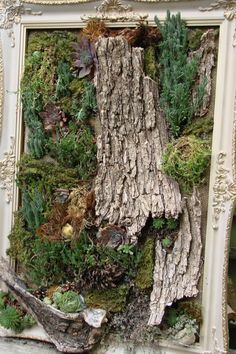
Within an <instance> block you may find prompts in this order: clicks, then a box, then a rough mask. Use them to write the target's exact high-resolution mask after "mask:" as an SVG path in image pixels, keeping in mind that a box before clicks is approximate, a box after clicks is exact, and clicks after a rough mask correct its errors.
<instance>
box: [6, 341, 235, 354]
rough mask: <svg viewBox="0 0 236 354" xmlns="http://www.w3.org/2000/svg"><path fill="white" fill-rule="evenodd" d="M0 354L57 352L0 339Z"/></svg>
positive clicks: (45, 346)
mask: <svg viewBox="0 0 236 354" xmlns="http://www.w3.org/2000/svg"><path fill="white" fill-rule="evenodd" d="M0 354H59V352H58V351H57V350H55V348H54V346H52V345H50V344H43V343H41V342H36V341H29V340H24V339H11V338H0ZM116 354H117V353H116ZM229 354H236V350H232V349H231V350H230V351H229Z"/></svg>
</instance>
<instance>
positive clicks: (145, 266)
mask: <svg viewBox="0 0 236 354" xmlns="http://www.w3.org/2000/svg"><path fill="white" fill-rule="evenodd" d="M154 248H155V240H154V239H153V238H148V239H147V240H146V241H145V243H144V246H143V252H142V255H141V257H140V261H139V264H138V269H137V275H136V278H135V284H136V285H137V287H138V288H140V289H148V288H150V287H151V286H152V283H153V269H154Z"/></svg>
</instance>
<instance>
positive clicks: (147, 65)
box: [144, 47, 157, 80]
mask: <svg viewBox="0 0 236 354" xmlns="http://www.w3.org/2000/svg"><path fill="white" fill-rule="evenodd" d="M144 71H145V74H146V75H148V76H150V78H151V79H153V80H157V61H156V53H155V48H154V47H147V48H145V49H144Z"/></svg>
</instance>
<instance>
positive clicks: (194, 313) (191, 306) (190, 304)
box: [178, 300, 202, 324]
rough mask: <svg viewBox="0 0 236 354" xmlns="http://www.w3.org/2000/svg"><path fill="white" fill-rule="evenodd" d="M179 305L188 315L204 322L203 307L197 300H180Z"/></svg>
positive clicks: (199, 321) (198, 321)
mask: <svg viewBox="0 0 236 354" xmlns="http://www.w3.org/2000/svg"><path fill="white" fill-rule="evenodd" d="M178 307H179V309H180V310H182V311H183V312H184V313H185V314H186V315H188V316H189V317H191V318H192V319H195V320H196V321H197V323H199V324H200V323H202V309H201V305H200V303H199V302H197V301H196V300H186V301H180V302H179V303H178Z"/></svg>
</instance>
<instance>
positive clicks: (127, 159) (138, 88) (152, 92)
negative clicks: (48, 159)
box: [95, 37, 181, 239]
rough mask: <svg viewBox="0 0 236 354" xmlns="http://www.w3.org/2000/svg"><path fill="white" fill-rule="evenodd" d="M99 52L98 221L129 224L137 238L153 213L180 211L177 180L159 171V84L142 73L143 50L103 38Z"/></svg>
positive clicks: (162, 134) (163, 139) (163, 138)
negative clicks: (100, 129) (100, 130)
mask: <svg viewBox="0 0 236 354" xmlns="http://www.w3.org/2000/svg"><path fill="white" fill-rule="evenodd" d="M97 56H98V63H99V64H98V65H99V69H98V71H97V77H96V89H97V102H98V112H99V114H98V115H99V119H100V123H101V128H102V132H101V135H99V136H98V139H97V148H98V153H97V157H98V174H97V177H96V182H95V193H96V216H97V223H98V225H99V224H101V222H102V221H104V220H108V221H109V223H111V224H118V225H120V226H125V227H126V229H127V233H128V236H130V237H131V238H132V237H133V239H135V236H136V235H137V234H138V233H139V232H140V231H141V229H142V228H143V226H144V225H145V223H146V220H147V219H148V217H149V216H150V215H151V216H152V217H160V216H164V217H166V218H170V217H172V218H177V217H178V215H179V213H180V212H181V195H180V192H179V187H178V184H177V183H176V182H175V181H173V180H172V179H170V178H168V177H167V176H166V175H164V174H163V173H162V172H161V161H162V154H163V149H164V147H165V145H166V143H167V142H168V134H167V127H166V123H165V119H164V117H163V112H162V111H161V109H160V106H159V94H158V87H157V84H156V82H154V81H153V80H151V79H150V78H149V77H146V76H145V74H144V72H143V52H142V49H141V48H131V47H130V46H129V45H128V43H127V41H126V40H125V39H124V38H122V37H116V38H101V39H100V40H99V41H98V43H97Z"/></svg>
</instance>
